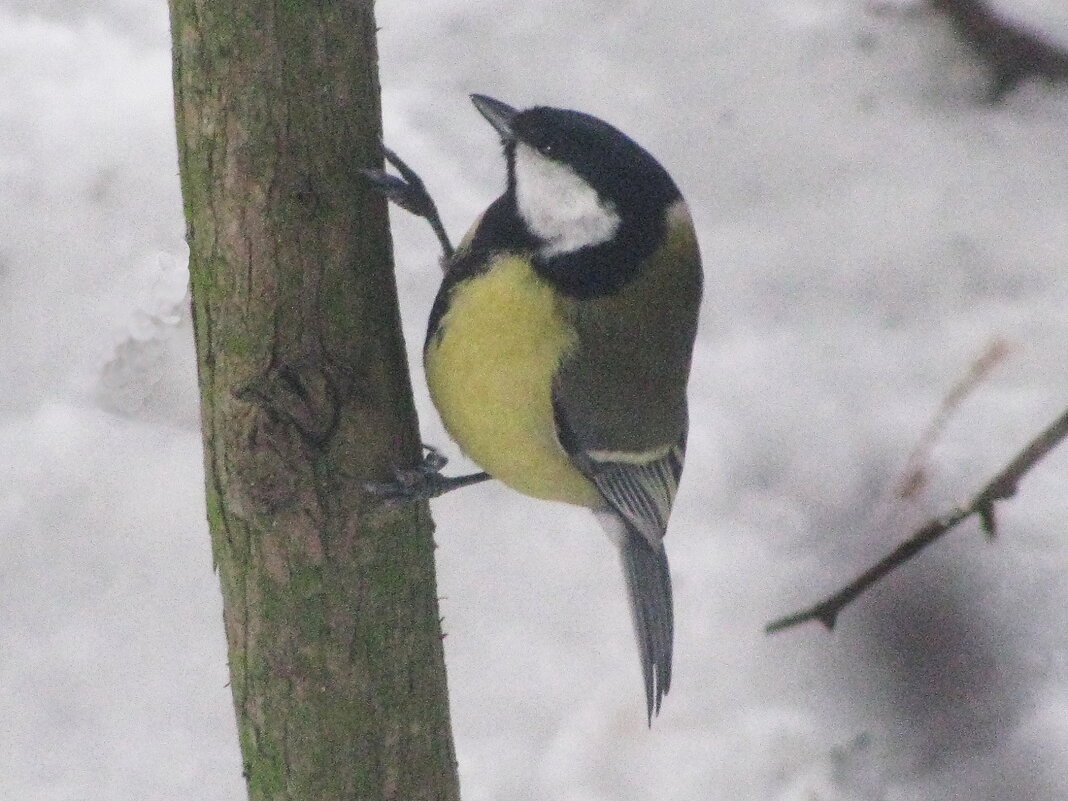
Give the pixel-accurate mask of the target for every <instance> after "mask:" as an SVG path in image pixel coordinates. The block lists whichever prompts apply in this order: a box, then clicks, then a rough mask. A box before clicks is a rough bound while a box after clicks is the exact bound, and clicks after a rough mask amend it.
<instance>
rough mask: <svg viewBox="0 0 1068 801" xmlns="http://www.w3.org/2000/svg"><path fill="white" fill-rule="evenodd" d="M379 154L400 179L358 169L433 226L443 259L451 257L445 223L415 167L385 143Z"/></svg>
mask: <svg viewBox="0 0 1068 801" xmlns="http://www.w3.org/2000/svg"><path fill="white" fill-rule="evenodd" d="M382 155H383V156H385V157H386V161H388V162H389V163H390V164H392V165H393V166H394V167H395V168H396V170H397V172H399V173H400V178H398V177H397V176H395V175H390V174H389V173H388V172H386V171H384V170H372V169H367V168H363V169H361V170H360V172H362V173H363V174H364V177H366V178H367V180H369V181H370V182H371V183H372V184H373V185H374V187H375V189H377V190H378V191H379V192H381V193H382V194H383V195H384V196H385V197H386V199H387V200H392V201H393V202H394V203H396V204H397V205H398V206H400V207H401V208H402V209H404V210H405V211H407V212H410V213H412V214H414V215H415V216H416V217H422V218H423V219H424V220H426V221H427V222H428V223H430V227H431V228H433V229H434V235H435V236H437V238H438V242H440V243H441V252H442V255H443V256H444V257H445V259H450V258H452V254H453V247H452V242H450V241H449V235H448V233H446V231H445V226H444V225H442V223H441V217H440V216H439V215H438V207H437V206H436V205H434V200H433V198H431V197H430V193H429V192H427V191H426V185H425V184H424V183H423V179H422V178H420V177H419V176H418V175H417V174H416V172H415V170H413V169H412V168H411V167H409V166H408V165H407V164H405V163H404V161H403V160H402V159H401V157H400V156H398V155H397V154H396V153H394V152H393V151H392V150H390V149H389V148H388V147H386V146H385V145H382Z"/></svg>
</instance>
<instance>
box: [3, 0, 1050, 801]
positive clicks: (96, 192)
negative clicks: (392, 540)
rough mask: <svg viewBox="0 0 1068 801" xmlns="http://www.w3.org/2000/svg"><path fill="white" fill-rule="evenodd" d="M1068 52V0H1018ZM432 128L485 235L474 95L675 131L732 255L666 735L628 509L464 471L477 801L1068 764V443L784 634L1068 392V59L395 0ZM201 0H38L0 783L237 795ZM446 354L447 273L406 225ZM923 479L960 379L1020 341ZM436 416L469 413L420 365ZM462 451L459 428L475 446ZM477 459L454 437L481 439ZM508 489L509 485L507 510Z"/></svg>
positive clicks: (29, 789)
mask: <svg viewBox="0 0 1068 801" xmlns="http://www.w3.org/2000/svg"><path fill="white" fill-rule="evenodd" d="M999 6H1000V7H1002V8H1003V9H1007V10H1010V11H1013V12H1014V13H1019V14H1021V15H1025V16H1026V19H1027V21H1028V24H1031V25H1034V26H1046V27H1047V29H1048V30H1050V31H1052V32H1053V35H1055V36H1057V37H1059V38H1060V39H1062V40H1064V41H1068V12H1066V11H1065V9H1066V8H1068V6H1065V5H1064V4H1063V0H999ZM378 18H379V20H378V21H379V24H380V25H381V26H382V32H381V40H380V41H381V55H382V84H383V90H384V106H385V114H386V121H385V124H386V133H387V139H388V141H389V142H390V144H391V145H392V146H393V147H394V148H395V149H397V150H398V151H399V152H401V153H402V154H403V155H404V156H405V157H407V158H408V159H409V161H410V162H411V163H412V164H413V165H414V166H416V167H417V168H419V169H420V170H421V171H422V173H423V177H424V178H425V179H426V180H427V183H428V184H429V186H430V187H431V189H432V191H434V192H435V194H436V196H437V199H438V204H439V206H440V207H441V208H442V211H443V215H444V217H445V220H446V223H447V225H448V226H449V228H450V230H451V231H452V233H453V235H454V237H455V236H458V235H459V234H460V233H461V232H462V231H463V230H464V229H465V228H466V226H467V224H468V223H469V222H470V220H471V219H472V218H473V217H474V216H475V215H476V214H477V213H478V211H479V210H480V209H481V208H482V207H483V206H484V205H485V204H486V203H488V202H489V201H490V200H491V199H492V198H493V197H494V196H495V195H496V193H497V192H498V191H499V189H500V187H501V185H502V180H503V171H502V164H501V161H500V159H499V155H498V147H497V144H496V142H495V139H494V135H493V133H492V131H491V130H490V129H489V127H488V126H487V125H486V124H485V123H484V122H483V121H482V120H481V118H480V117H479V116H478V115H477V113H476V112H475V111H474V109H473V108H472V107H471V106H470V104H469V103H468V101H467V99H466V95H467V93H469V92H472V91H478V92H484V93H487V94H489V95H491V96H494V97H498V98H500V99H502V100H505V101H507V102H509V103H512V104H515V105H519V106H523V105H529V104H533V103H550V104H557V105H565V106H570V107H574V108H579V109H583V110H586V111H589V112H592V113H594V114H597V115H599V116H602V117H604V118H606V119H608V120H609V121H611V122H613V123H615V124H617V125H618V126H620V127H621V128H623V129H624V130H626V131H627V132H628V133H630V134H631V135H633V136H634V137H635V138H636V139H638V140H639V141H640V142H642V143H643V144H645V145H646V146H647V147H648V148H649V149H651V150H652V151H653V152H654V153H656V154H657V155H658V156H659V157H660V158H661V160H662V161H663V162H664V164H665V165H666V166H667V167H668V168H669V170H670V171H671V172H672V173H673V174H674V176H675V177H676V179H677V181H678V183H679V184H680V186H681V187H682V189H683V191H684V193H685V194H686V195H687V197H688V199H689V201H690V204H691V207H692V208H693V211H694V216H695V218H696V222H697V225H698V228H699V233H700V238H701V244H702V248H703V251H704V258H705V265H706V271H707V287H708V289H707V295H706V299H705V306H704V312H703V315H704V316H703V325H702V329H701V333H700V341H699V344H698V350H697V355H696V361H695V365H694V374H693V381H692V398H693V405H692V408H693V412H692V414H693V424H692V427H693V430H692V434H691V438H690V448H689V455H688V465H687V473H686V476H685V479H684V481H683V487H682V490H681V493H680V496H679V501H678V506H677V508H676V512H675V516H674V517H673V521H672V530H671V533H670V536H669V539H668V548H669V553H670V556H671V559H672V566H673V573H674V578H675V587H676V604H677V621H678V623H677V626H678V630H677V645H676V654H677V656H676V659H677V662H676V671H675V683H674V685H673V687H672V691H671V694H670V695H669V696H668V697H667V699H666V701H665V706H664V710H663V713H662V715H661V717H660V718H659V719H658V720H656V721H655V722H654V724H653V728H652V730H651V731H650V730H648V729H646V727H645V721H644V701H643V699H642V692H641V683H640V678H639V668H638V660H637V656H636V653H635V647H634V644H633V642H632V635H631V633H630V628H629V626H630V624H629V620H628V617H627V610H626V603H625V600H624V594H623V586H622V579H621V576H620V575H619V567H618V565H617V564H616V559H615V557H614V555H613V553H612V550H611V548H610V546H609V545H608V543H607V542H606V541H605V540H604V539H603V537H602V535H601V534H600V533H599V530H598V527H597V526H596V524H595V523H594V521H593V520H592V518H590V517H589V516H588V515H587V514H585V513H584V512H582V511H580V510H574V509H570V508H564V507H556V506H553V505H550V504H546V503H540V502H536V501H532V500H528V499H525V498H523V497H520V496H517V495H515V494H512V493H510V492H508V491H506V490H505V489H503V488H500V487H492V486H486V487H482V488H478V489H471V490H468V491H466V492H463V493H456V494H454V495H452V496H449V497H446V498H443V499H441V500H439V501H436V502H435V516H436V519H437V523H438V534H437V539H438V543H439V549H438V551H437V555H438V567H439V574H440V578H439V581H440V589H441V594H442V596H443V602H442V607H443V613H444V615H445V625H446V628H447V630H448V638H447V640H446V651H447V658H448V665H449V682H450V689H451V694H452V712H453V720H454V725H455V733H456V738H457V747H458V752H459V759H460V768H461V776H462V782H463V789H464V797H465V799H466V800H467V801H504V799H508V801H528V800H529V801H533V800H534V799H538V801H543V800H544V799H560V800H566V801H602V800H603V801H609V800H610V799H611V800H613V801H632V800H633V801H638V799H643V800H644V799H665V800H667V799H673V800H674V799H678V800H679V801H1032V800H1033V801H1058V800H1059V799H1063V798H1066V797H1068V618H1066V616H1065V614H1064V609H1065V606H1066V604H1068V577H1066V570H1065V567H1066V566H1068V447H1062V448H1061V449H1060V450H1059V451H1058V452H1055V453H1053V454H1052V455H1051V456H1050V457H1049V458H1048V459H1047V460H1046V461H1045V462H1044V463H1042V464H1041V465H1040V466H1039V467H1038V468H1037V469H1036V470H1035V471H1034V472H1033V473H1032V474H1031V475H1030V476H1029V477H1028V478H1027V479H1026V480H1025V482H1024V483H1023V485H1022V487H1021V492H1020V494H1019V495H1018V497H1017V498H1016V499H1015V500H1013V501H1012V502H1010V503H1007V504H1005V505H1003V506H1001V507H1000V519H1001V522H1002V536H1001V538H1000V540H998V541H997V542H996V543H995V544H993V545H988V544H986V543H985V542H984V541H983V539H982V537H981V536H980V535H979V533H978V532H977V530H976V526H975V525H974V524H971V525H966V526H965V527H963V528H962V529H961V530H959V531H957V532H955V533H954V534H952V535H950V537H949V538H948V539H947V540H946V541H945V542H943V543H941V544H940V545H938V546H937V547H936V548H934V549H932V550H931V551H930V552H929V553H927V554H925V555H924V556H923V557H922V558H920V559H919V560H917V561H916V562H915V563H913V564H911V565H909V566H907V567H906V568H905V569H903V570H901V571H900V572H899V573H897V574H894V575H893V576H892V577H891V578H890V579H888V580H887V581H885V582H884V583H883V584H881V585H880V586H879V587H878V588H877V589H875V590H874V591H873V592H872V593H871V594H870V595H869V596H866V597H865V598H864V599H863V600H862V601H861V602H859V603H857V604H856V605H855V606H853V607H850V608H849V609H848V610H847V611H846V613H845V614H844V615H843V617H842V620H841V622H840V626H839V628H838V630H837V631H836V632H834V634H828V633H827V632H825V631H823V630H821V629H820V628H819V627H817V626H814V625H812V626H807V627H803V628H800V629H797V630H794V631H791V632H787V633H784V634H780V635H777V636H775V637H770V638H769V637H766V636H765V635H764V634H763V633H762V627H763V625H764V623H765V622H767V621H768V620H769V619H771V618H773V617H776V616H778V615H780V614H783V613H786V612H789V611H793V610H794V609H795V608H797V607H798V606H801V605H804V604H807V603H810V602H812V601H814V600H816V599H817V598H819V597H821V596H822V595H823V594H825V593H826V592H828V591H830V590H832V589H835V588H836V587H837V586H838V585H839V584H840V583H842V582H843V581H844V580H846V579H847V578H850V577H851V576H852V575H853V573H854V572H855V571H856V570H857V569H858V568H860V567H862V566H864V565H866V564H867V563H868V562H869V561H871V560H872V559H873V558H875V557H877V556H879V555H881V554H882V553H883V552H884V551H885V550H886V549H887V548H888V547H890V546H891V545H892V544H893V543H894V542H895V541H896V540H897V539H898V538H900V537H901V536H903V535H904V534H906V533H907V532H908V531H909V530H910V528H911V527H912V526H914V525H915V524H916V523H917V522H918V521H920V520H922V519H924V518H925V517H926V516H927V515H929V514H931V513H934V512H937V511H940V510H942V509H944V508H946V507H948V506H949V505H951V504H953V503H955V502H956V501H958V500H960V499H962V498H965V497H967V496H968V495H969V494H970V493H972V492H973V491H974V490H975V489H976V488H977V487H978V486H980V485H981V484H982V483H983V481H984V480H985V479H986V478H987V477H989V476H990V475H992V473H993V472H994V471H995V470H997V469H998V468H999V467H1000V466H1001V465H1002V464H1003V463H1004V462H1005V461H1006V460H1007V459H1008V458H1009V457H1010V456H1011V455H1012V454H1013V453H1014V452H1015V451H1016V450H1017V449H1018V448H1019V447H1020V446H1022V445H1023V444H1024V443H1025V442H1026V441H1027V440H1028V439H1030V438H1031V437H1032V436H1033V435H1034V434H1035V433H1037V432H1038V431H1039V430H1040V429H1041V428H1043V427H1044V426H1045V425H1046V424H1047V423H1048V422H1049V421H1050V420H1052V419H1053V417H1054V416H1055V415H1056V414H1057V413H1059V412H1060V410H1061V409H1063V408H1064V407H1065V405H1066V404H1068V90H1066V89H1064V88H1061V89H1050V88H1048V87H1045V86H1041V85H1025V86H1023V87H1021V88H1020V89H1019V90H1018V91H1017V92H1015V93H1014V94H1012V95H1011V96H1010V97H1009V98H1008V99H1007V100H1006V102H1004V103H1003V104H1002V105H1000V106H997V107H991V106H989V105H984V104H982V103H981V102H980V98H982V96H983V95H984V93H985V91H986V78H985V76H984V73H983V72H982V70H981V69H980V68H979V66H978V65H976V64H975V63H974V62H972V61H971V60H970V59H969V57H968V56H967V53H966V51H965V50H964V48H962V47H961V46H960V45H959V44H958V43H957V42H956V41H955V40H954V39H953V38H952V37H951V36H950V34H949V32H948V30H947V28H946V26H945V24H944V23H942V22H941V21H940V20H939V19H937V18H935V17H933V16H932V15H930V14H928V13H923V12H922V11H917V10H916V9H915V8H913V7H912V6H910V5H909V4H908V3H905V2H900V1H899V2H894V3H881V4H871V3H865V2H863V0H714V1H710V0H678V2H674V3H669V4H664V3H646V2H640V1H639V0H631V1H630V2H626V0H619V1H618V2H611V1H610V0H579V1H577V2H564V1H563V0H542V1H541V2H538V3H527V4H523V5H519V4H517V3H514V2H506V0H466V2H463V3H457V2H446V1H445V0H424V2H421V3H412V2H406V3H395V4H394V3H380V4H379V8H378ZM168 47H169V39H168V32H167V17H166V9H165V7H164V3H163V2H162V0H151V2H150V1H149V0H102V1H101V2H98V3H94V4H83V3H77V2H74V0H46V2H40V0H3V2H0V375H2V376H3V381H2V390H0V721H2V724H0V798H3V799H11V800H12V801H141V800H142V799H152V800H153V801H154V800H155V799H160V800H161V801H171V800H174V801H178V800H179V799H181V800H183V801H185V800H186V799H188V800H190V801H192V799H196V800H197V801H237V800H238V799H241V798H243V782H242V780H241V778H240V768H239V760H238V752H237V745H236V735H235V726H234V723H233V713H232V707H231V701H230V694H229V690H228V688H227V687H226V686H225V685H226V681H227V674H226V661H225V653H224V640H223V633H222V621H221V611H220V599H219V593H218V588H217V581H216V578H215V576H214V575H213V573H212V570H211V557H210V552H209V541H208V533H207V528H206V524H205V521H204V512H203V508H202V504H203V500H202V491H201V484H202V472H201V460H200V439H199V435H198V432H197V428H196V426H197V410H196V393H195V377H194V368H193V359H192V345H191V331H190V326H189V318H188V312H187V309H186V305H187V298H186V295H185V282H186V273H185V258H186V256H185V248H184V244H183V241H182V236H183V224H182V220H181V218H180V200H179V192H178V181H177V177H176V159H175V146H174V134H173V119H172V110H171V89H170V74H169V67H170V59H169V52H168ZM395 236H396V240H397V255H398V272H399V279H398V280H399V282H400V289H401V296H402V300H403V304H404V314H405V324H406V332H407V336H408V340H409V343H410V345H411V346H412V348H413V351H412V361H413V365H418V356H417V353H416V350H415V349H417V348H418V347H419V345H420V343H421V342H422V335H423V327H424V320H425V318H426V315H427V313H428V310H429V306H430V302H431V299H432V297H433V293H434V291H435V289H436V284H437V281H438V279H439V275H438V272H437V267H436V257H437V256H436V245H435V241H434V239H433V237H432V236H431V234H430V232H429V229H427V228H425V227H424V226H422V225H421V224H420V223H418V222H416V221H413V220H411V219H408V218H405V217H404V216H403V215H397V216H396V217H395ZM998 341H1001V342H1004V343H1005V345H1006V346H1007V351H1008V354H1007V356H1006V357H1005V358H1004V359H1003V360H1002V361H1001V362H1000V363H999V364H998V365H997V366H996V367H995V368H994V369H993V370H992V371H991V372H990V374H989V375H988V377H987V378H986V379H984V380H983V381H982V382H981V383H980V384H979V386H978V387H977V388H976V389H975V390H974V391H973V393H972V394H971V395H970V396H969V397H968V398H967V399H966V400H965V402H964V403H963V404H962V405H961V406H960V407H959V408H958V409H957V410H956V412H955V414H954V416H953V417H952V419H951V422H950V424H949V426H948V427H947V428H946V430H945V431H944V432H943V433H942V434H941V436H940V438H939V439H938V441H937V444H936V446H935V447H934V449H933V450H932V451H931V453H930V455H929V457H928V459H927V471H926V483H925V484H924V487H923V491H922V493H920V494H919V495H917V496H916V497H913V498H911V499H908V500H902V499H900V498H899V497H898V496H897V495H896V494H895V487H896V485H897V484H899V483H900V481H901V479H902V476H903V471H904V470H905V466H906V462H907V459H908V454H909V452H910V451H911V450H912V448H913V446H914V445H915V444H916V443H917V442H918V441H919V440H920V439H921V437H922V436H923V431H924V429H925V428H926V427H927V425H928V424H929V422H930V421H931V420H932V419H934V417H935V416H936V415H937V413H938V409H939V406H940V404H941V402H942V399H943V397H945V395H946V394H947V393H948V392H949V390H950V388H951V387H952V386H953V384H954V383H955V382H956V381H958V380H959V379H960V378H961V376H963V375H964V374H965V373H966V372H967V370H968V368H969V366H970V365H971V364H972V362H973V361H974V360H975V359H976V358H977V357H978V356H979V355H981V354H982V353H983V352H984V351H985V350H986V349H987V348H988V347H990V345H991V344H992V343H994V342H998ZM416 384H417V388H418V391H419V403H420V415H421V419H422V427H423V431H424V437H425V438H426V439H427V440H428V441H431V442H436V443H440V444H443V445H447V441H446V439H445V436H444V434H443V432H442V430H441V427H440V424H439V423H438V421H437V418H436V415H435V414H434V412H433V409H432V408H431V407H430V405H429V403H428V401H427V398H426V393H425V390H424V389H423V386H422V381H421V374H419V373H418V372H417V380H416ZM446 451H447V452H448V453H450V454H452V455H453V456H456V453H455V448H452V446H451V445H449V446H447V448H446ZM464 466H465V465H464V464H463V462H462V460H460V459H459V458H456V459H455V460H454V463H453V465H452V467H453V468H454V469H456V470H457V471H459V470H460V469H462V468H463V467H464ZM487 509H492V510H493V514H486V510H487Z"/></svg>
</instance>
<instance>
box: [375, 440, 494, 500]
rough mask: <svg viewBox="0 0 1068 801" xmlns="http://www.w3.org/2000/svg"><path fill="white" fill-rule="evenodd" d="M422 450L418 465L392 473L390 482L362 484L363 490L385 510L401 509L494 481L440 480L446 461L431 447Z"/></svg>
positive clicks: (478, 476)
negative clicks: (457, 490) (390, 507)
mask: <svg viewBox="0 0 1068 801" xmlns="http://www.w3.org/2000/svg"><path fill="white" fill-rule="evenodd" d="M423 448H424V449H426V455H425V456H424V457H423V461H422V462H420V463H419V464H418V465H416V466H415V467H410V468H406V469H398V470H396V471H394V480H393V481H367V482H364V485H363V488H364V490H366V491H367V492H369V493H370V494H371V495H377V496H378V497H379V498H381V499H382V501H383V502H384V503H385V504H386V505H387V506H402V505H404V504H406V503H411V502H412V501H428V500H430V499H431V498H437V497H438V496H439V495H444V494H445V493H446V492H451V491H452V490H454V489H460V487H467V486H469V485H471V484H478V483H479V482H482V481H487V480H488V479H491V478H493V476H491V475H490V474H489V473H471V474H469V475H466V476H443V475H441V470H442V468H444V467H445V465H446V464H448V461H449V460H448V458H446V457H445V456H444V455H443V454H442V453H441V451H439V450H438V449H437V448H435V447H434V446H433V445H426V444H424V445H423Z"/></svg>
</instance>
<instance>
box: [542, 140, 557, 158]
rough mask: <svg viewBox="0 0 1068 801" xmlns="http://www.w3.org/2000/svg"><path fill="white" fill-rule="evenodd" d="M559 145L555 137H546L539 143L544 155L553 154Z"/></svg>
mask: <svg viewBox="0 0 1068 801" xmlns="http://www.w3.org/2000/svg"><path fill="white" fill-rule="evenodd" d="M558 146H559V143H558V142H557V141H556V140H555V139H546V140H545V141H544V142H542V143H541V144H540V145H538V152H539V153H541V154H542V155H543V156H551V155H552V154H553V153H554V152H555V151H556V149H557V147H558Z"/></svg>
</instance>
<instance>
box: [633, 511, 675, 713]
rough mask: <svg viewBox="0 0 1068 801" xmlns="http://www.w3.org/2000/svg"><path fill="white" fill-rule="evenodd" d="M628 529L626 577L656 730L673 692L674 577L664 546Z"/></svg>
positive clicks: (647, 706) (646, 698) (646, 697)
mask: <svg viewBox="0 0 1068 801" xmlns="http://www.w3.org/2000/svg"><path fill="white" fill-rule="evenodd" d="M625 525H626V534H625V536H624V539H623V543H622V553H623V573H624V575H625V577H626V580H627V594H628V595H629V596H630V611H631V618H632V619H633V621H634V631H635V633H636V634H637V635H638V650H639V651H640V653H641V660H642V678H643V679H644V680H645V706H646V713H647V714H648V718H649V725H650V726H652V724H653V714H654V713H655V714H660V701H661V699H663V697H664V696H665V695H667V692H668V690H669V689H670V688H671V648H672V641H673V639H674V630H675V614H674V611H673V610H672V601H671V573H670V571H669V570H668V560H667V553H666V552H665V551H664V546H663V545H661V544H659V543H658V544H657V545H655V546H654V545H650V544H649V541H648V540H647V539H646V538H645V537H644V536H642V534H641V532H639V531H638V530H636V529H635V528H634V527H633V526H632V525H630V523H626V524H625Z"/></svg>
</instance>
